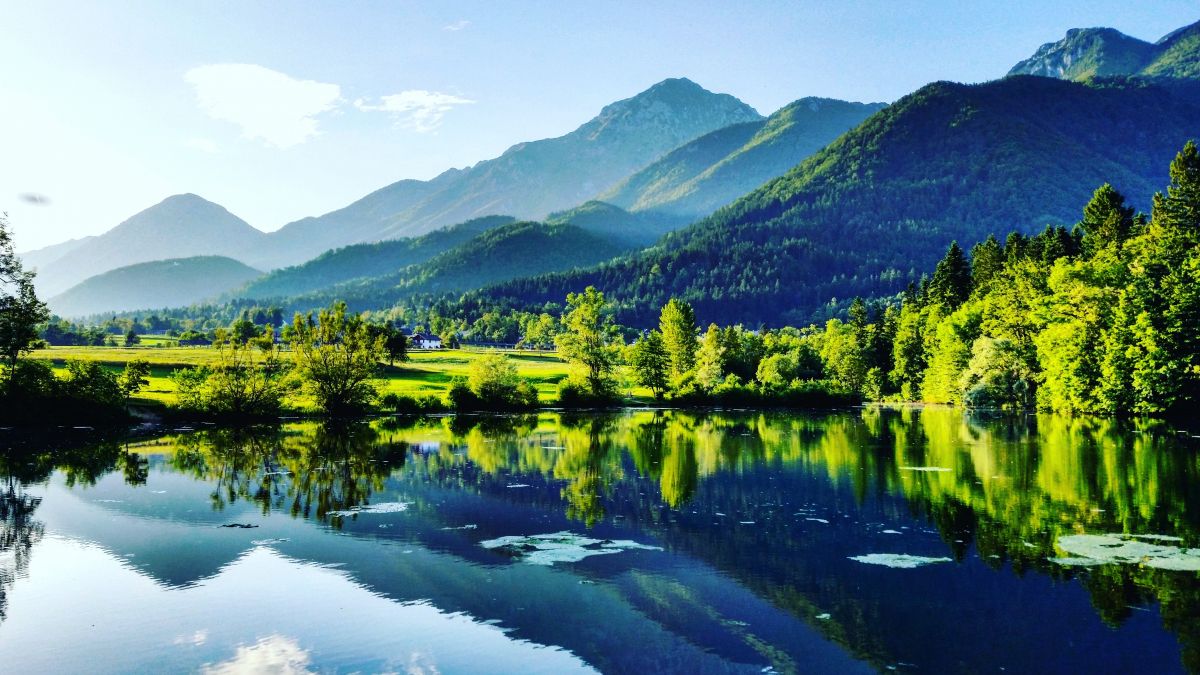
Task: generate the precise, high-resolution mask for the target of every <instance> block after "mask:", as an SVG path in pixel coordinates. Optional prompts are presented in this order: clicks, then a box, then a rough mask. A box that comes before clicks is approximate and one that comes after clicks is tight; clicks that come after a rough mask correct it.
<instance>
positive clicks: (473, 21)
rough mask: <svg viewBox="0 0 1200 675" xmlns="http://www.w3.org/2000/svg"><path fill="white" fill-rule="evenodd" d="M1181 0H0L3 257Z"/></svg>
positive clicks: (347, 190)
mask: <svg viewBox="0 0 1200 675" xmlns="http://www.w3.org/2000/svg"><path fill="white" fill-rule="evenodd" d="M1197 19H1200V3H1197V2H1196V0H1153V1H1149V0H1148V1H1145V2H1129V1H1128V0H1083V1H1075V0H1055V1H1053V2H1046V1H1045V0H1005V1H1004V2H967V1H964V0H926V1H924V2H917V1H915V0H913V1H909V0H886V1H885V0H879V1H870V0H862V1H850V0H847V1H834V0H824V1H820V2H817V1H800V0H793V1H791V2H783V1H774V0H754V1H753V2H716V1H712V2H710V1H707V0H686V1H681V2H674V1H661V2H634V1H633V0H622V1H615V2H599V1H592V2H582V1H565V0H564V1H562V2H522V1H519V0H512V1H506V2H494V1H484V2H451V1H442V2H396V1H394V2H384V1H382V0H378V1H376V0H362V1H356V2H333V1H332V0H331V1H328V2H305V1H302V0H296V1H289V2H269V1H249V2H247V1H244V0H230V1H222V0H205V1H203V2H201V1H200V0H178V1H176V0H158V1H155V2H149V1H145V2H133V1H128V2H125V1H120V0H105V1H104V2H95V1H94V0H79V1H69V2H68V1H55V0H39V1H38V2H24V1H22V0H0V26H3V27H4V31H3V36H2V38H0V63H3V64H5V65H4V67H3V68H0V92H3V94H2V98H0V211H5V212H7V213H8V216H9V222H10V225H11V226H12V228H13V231H14V233H15V238H16V243H17V248H18V250H31V249H35V248H39V247H42V246H45V245H49V244H53V243H57V242H61V241H64V240H67V239H71V238H74V237H80V236H85V235H93V234H101V233H103V232H104V231H106V230H108V229H110V228H112V227H114V226H115V225H117V224H118V223H120V222H121V221H122V220H124V219H125V218H128V217H129V216H131V215H133V214H134V213H137V212H138V211H141V210H142V209H144V208H146V207H148V206H151V205H153V204H155V203H157V202H159V201H161V200H163V199H164V198H166V197H168V196H170V195H172V194H179V193H184V192H191V193H195V194H199V195H200V196H202V197H205V198H206V199H209V200H211V201H214V202H217V203H218V204H221V205H222V206H224V207H226V208H228V209H229V210H230V211H231V212H233V213H234V214H236V215H238V216H240V217H242V218H244V219H245V220H246V221H247V222H249V223H250V224H251V225H253V226H255V227H257V228H259V229H261V230H268V231H269V230H274V229H277V228H279V227H281V226H283V225H284V224H286V223H288V222H291V221H293V220H296V219H299V218H302V217H305V216H312V215H320V214H322V213H326V212H328V211H332V210H334V209H337V208H340V207H342V206H345V205H347V204H349V203H350V202H352V201H354V200H356V199H358V198H360V197H362V196H364V195H366V194H368V193H370V192H372V191H374V190H376V189H378V188H380V187H383V186H385V185H388V184H390V183H392V182H394V181H397V180H400V179H403V178H418V179H428V178H432V177H433V176H435V175H437V174H438V173H440V172H442V171H444V170H446V169H448V168H451V167H465V166H469V165H472V164H474V163H476V162H478V161H481V160H484V159H490V158H492V157H495V156H498V155H499V154H500V153H502V152H503V151H504V150H505V149H506V148H508V147H509V146H511V145H513V144H515V143H519V142H521V141H528V140H534V139H538V138H547V137H553V136H558V135H561V134H564V133H567V132H568V131H570V130H572V129H574V128H575V127H577V126H579V125H580V124H582V123H584V122H586V121H587V120H588V119H590V118H591V117H593V116H594V115H596V113H598V112H599V110H600V108H602V107H603V106H604V105H606V104H608V103H611V102H613V101H615V100H619V99H622V98H628V97H630V96H633V95H635V94H636V93H638V92H640V91H642V90H644V89H646V88H648V87H649V86H651V85H652V84H654V83H656V82H658V81H661V80H663V79H665V78H668V77H681V76H682V77H688V78H690V79H692V80H694V81H696V82H698V83H699V84H701V85H702V86H704V87H705V88H707V89H710V90H712V91H717V92H723V93H729V94H733V95H734V96H737V97H738V98H740V99H742V100H743V101H745V102H746V103H749V104H750V105H752V106H753V107H754V108H756V109H757V110H758V111H759V112H761V113H763V114H769V113H770V112H772V111H774V110H776V109H778V108H779V107H781V106H783V105H785V104H786V103H788V102H790V101H793V100H795V99H798V98H801V97H804V96H827V97H831V98H841V99H847V100H855V101H889V102H890V101H894V100H896V99H897V98H899V97H901V96H903V95H904V94H906V93H909V92H911V91H913V90H915V89H917V88H919V87H920V86H922V85H924V84H927V83H928V82H932V81H935V80H953V81H958V82H979V81H985V80H990V79H994V78H997V77H1001V76H1003V75H1004V74H1005V73H1006V72H1007V71H1008V69H1009V68H1010V67H1012V65H1013V64H1015V63H1016V62H1017V61H1020V60H1021V59H1024V58H1026V57H1028V56H1029V55H1030V54H1032V53H1033V51H1034V50H1035V49H1037V47H1038V46H1039V45H1041V44H1043V43H1045V42H1052V41H1055V40H1058V39H1060V38H1061V37H1062V36H1063V34H1064V33H1065V32H1066V30H1067V29H1069V28H1075V27H1087V26H1111V27H1113V28H1117V29H1118V30H1121V31H1123V32H1125V33H1127V34H1129V35H1133V36H1135V37H1138V38H1142V39H1145V40H1151V41H1153V40H1157V39H1158V38H1159V37H1161V36H1162V35H1163V34H1165V33H1167V32H1169V31H1171V30H1173V29H1175V28H1178V27H1180V26H1183V25H1186V24H1189V23H1192V22H1194V21H1196V20H1197Z"/></svg>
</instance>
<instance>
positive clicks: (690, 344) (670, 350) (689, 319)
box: [658, 298, 696, 380]
mask: <svg viewBox="0 0 1200 675" xmlns="http://www.w3.org/2000/svg"><path fill="white" fill-rule="evenodd" d="M658 326H659V331H661V332H662V339H663V344H664V345H665V346H666V349H667V354H669V355H670V357H671V379H672V380H679V379H681V378H682V377H684V375H686V374H687V373H688V372H690V371H691V370H692V369H693V368H695V367H696V312H695V311H693V310H692V306H691V305H689V304H688V303H686V302H684V301H682V300H677V299H675V298H671V300H670V301H668V302H667V304H666V305H664V306H663V308H662V313H661V314H660V315H659V319H658Z"/></svg>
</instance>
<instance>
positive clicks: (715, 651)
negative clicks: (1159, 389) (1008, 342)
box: [0, 408, 1200, 673]
mask: <svg viewBox="0 0 1200 675" xmlns="http://www.w3.org/2000/svg"><path fill="white" fill-rule="evenodd" d="M14 433H15V432H12V431H5V432H0V444H3V443H9V444H12V443H14V442H15V440H16V439H15V438H14ZM76 433H78V434H81V435H82V434H86V433H88V432H86V431H79V432H76ZM1194 433H1200V431H1192V432H1190V433H1180V430H1179V429H1177V428H1175V427H1172V426H1170V425H1167V424H1164V423H1158V422H1152V421H1136V420H1133V421H1128V420H1127V421H1114V420H1100V419H1090V418H1068V417H1059V416H1049V415H1045V416H1043V415H1038V416H1027V417H997V418H983V417H973V416H968V415H964V413H962V412H961V411H955V410H949V409H939V408H929V409H919V408H912V409H880V408H866V409H860V410H851V411H835V412H814V413H803V414H797V413H760V412H728V411H727V412H720V413H694V412H680V411H648V410H630V411H624V412H620V413H613V414H603V415H575V414H555V413H541V414H538V415H529V416H516V417H487V416H465V417H464V416H460V417H458V418H434V419H425V420H414V421H397V420H376V421H373V422H370V423H360V424H353V425H348V426H333V425H322V424H319V423H315V422H303V423H294V424H287V425H284V426H283V427H281V428H275V429H258V430H250V431H245V430H242V431H237V430H226V429H217V428H208V429H203V428H202V429H199V430H187V429H183V430H176V431H174V432H171V433H169V434H166V435H163V436H160V437H139V438H137V439H136V440H120V439H117V440H104V441H100V440H97V441H94V442H91V443H65V444H64V442H63V441H55V442H44V443H40V444H39V443H33V444H30V443H26V444H25V445H24V446H23V449H14V450H10V451H8V452H7V453H0V488H2V489H0V492H2V493H3V494H2V499H0V527H2V529H0V664H2V665H0V670H3V671H5V672H12V673H42V672H89V673H103V672H188V671H194V672H213V673H232V672H264V671H269V672H362V673H375V672H417V673H421V672H425V673H433V672H438V673H455V672H487V673H517V672H519V673H569V672H577V671H585V672H591V671H600V672H638V673H644V672H682V673H708V672H746V673H760V672H768V673H770V672H778V673H788V672H804V673H813V672H817V673H820V672H836V673H846V672H880V671H883V672H902V673H903V672H912V673H952V672H965V673H1002V672H1007V673H1036V672H1047V673H1061V672H1089V673H1104V672H1114V673H1119V672H1144V673H1172V672H1198V671H1200V548H1198V547H1200V439H1197V438H1195V437H1194V436H1193V435H1192V434H1194Z"/></svg>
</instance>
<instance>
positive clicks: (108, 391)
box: [0, 361, 148, 425]
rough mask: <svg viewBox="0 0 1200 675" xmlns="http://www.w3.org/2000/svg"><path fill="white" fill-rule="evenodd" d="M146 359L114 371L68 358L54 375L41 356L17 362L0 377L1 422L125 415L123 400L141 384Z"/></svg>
mask: <svg viewBox="0 0 1200 675" xmlns="http://www.w3.org/2000/svg"><path fill="white" fill-rule="evenodd" d="M147 371H148V367H147V366H146V364H145V362H142V361H134V362H131V363H130V364H129V365H128V366H126V369H125V371H124V372H116V371H113V370H109V369H107V368H104V367H103V366H101V365H100V364H98V363H95V362H90V361H86V362H85V361H70V362H68V363H67V376H66V377H65V378H59V377H56V376H55V374H54V370H53V369H52V368H51V367H50V364H48V363H46V362H45V361H18V362H17V364H16V366H15V367H13V368H11V369H9V370H8V371H6V372H5V373H4V376H3V377H2V378H0V420H2V421H3V422H4V423H6V424H19V425H25V424H39V423H48V422H58V423H64V422H65V423H68V424H71V423H82V422H89V423H95V422H116V421H120V420H124V419H125V418H127V417H128V413H127V412H126V409H125V404H126V402H127V401H128V398H129V396H130V395H132V394H133V393H134V392H136V391H137V390H138V389H140V388H141V386H142V385H143V384H145V380H144V379H142V378H143V377H144V375H145V373H146V372H147Z"/></svg>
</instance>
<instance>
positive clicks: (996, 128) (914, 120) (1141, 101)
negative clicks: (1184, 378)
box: [474, 76, 1200, 325]
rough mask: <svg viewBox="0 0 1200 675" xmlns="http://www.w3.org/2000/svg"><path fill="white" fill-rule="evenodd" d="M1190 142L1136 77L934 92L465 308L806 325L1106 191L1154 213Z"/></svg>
mask: <svg viewBox="0 0 1200 675" xmlns="http://www.w3.org/2000/svg"><path fill="white" fill-rule="evenodd" d="M1191 138H1200V107H1197V106H1195V105H1193V104H1192V103H1190V102H1188V101H1186V100H1184V99H1181V98H1178V97H1176V96H1174V95H1173V94H1171V93H1170V92H1169V91H1168V90H1166V89H1163V88H1159V87H1156V86H1153V85H1151V84H1147V83H1145V82H1139V81H1127V82H1123V83H1122V82H1105V83H1103V84H1097V85H1092V84H1086V83H1077V82H1070V81H1061V80H1055V79H1048V78H1043V77H1029V76H1014V77H1009V78H1006V79H1002V80H997V81H994V82H989V83H985V84H980V85H962V84H954V83H949V82H939V83H934V84H931V85H927V86H926V87H923V88H922V89H920V90H918V91H917V92H915V93H913V94H910V95H908V96H906V97H904V98H903V99H901V100H900V101H897V102H896V103H895V104H893V105H891V106H889V107H888V108H886V109H885V110H882V111H880V112H879V113H876V114H875V115H874V116H872V117H871V118H870V119H868V120H867V121H866V122H864V123H863V124H862V125H860V126H858V127H857V128H855V129H854V130H852V131H850V132H848V133H846V134H845V135H843V136H842V137H841V138H839V139H838V140H837V141H835V142H833V143H832V144H830V145H829V146H828V147H826V148H825V149H823V150H821V151H820V152H818V153H817V154H815V155H813V156H812V157H810V158H809V159H807V160H805V161H804V162H802V163H801V164H799V165H798V166H796V167H795V168H793V169H792V170H790V171H789V172H788V173H787V174H785V175H784V176H782V177H780V178H777V179H775V180H772V181H770V182H768V183H766V184H765V185H763V186H762V187H760V188H758V189H757V190H755V191H753V192H751V193H750V194H748V195H746V196H745V197H743V198H741V199H739V200H738V201H736V202H734V203H733V204H731V205H729V206H726V207H724V208H722V209H720V210H718V211H717V212H716V213H715V214H713V215H712V216H710V217H708V218H706V219H704V220H702V221H700V222H698V223H696V224H694V225H692V226H690V227H688V228H685V229H683V230H679V231H677V232H674V233H672V234H669V235H667V236H666V237H665V238H664V239H663V240H662V241H661V242H660V243H659V244H658V245H657V246H655V247H653V248H651V249H648V250H646V251H644V252H641V253H638V254H636V255H633V256H628V257H625V258H622V259H620V260H617V261H613V262H611V263H609V264H606V265H602V266H599V267H597V268H594V269H590V270H582V271H577V272H571V273H566V274H556V275H544V276H540V277H535V278H530V279H518V280H514V281H512V282H508V283H506V284H501V285H499V286H496V287H493V288H488V289H483V290H482V291H479V292H478V293H477V294H476V295H475V296H474V300H475V301H479V302H481V304H484V305H487V304H489V303H499V304H505V305H515V306H521V307H527V308H534V307H540V306H541V305H542V304H543V303H545V302H548V301H555V300H559V299H561V298H562V297H563V296H565V294H566V293H567V292H569V291H577V290H579V289H580V288H583V287H584V286H587V285H594V286H596V287H597V288H601V289H604V291H605V292H606V293H608V294H609V295H610V296H611V297H613V298H614V299H615V300H616V301H617V303H618V306H619V307H620V308H621V318H622V320H624V321H626V322H628V324H629V325H651V324H653V322H654V319H655V317H656V315H657V312H658V308H659V307H661V306H662V305H663V304H664V303H665V302H666V301H667V299H668V298H670V297H672V296H674V297H680V298H683V299H685V300H687V301H689V302H691V303H692V304H693V305H694V306H695V307H696V310H697V314H698V315H699V316H700V317H701V318H702V319H703V320H704V321H706V322H707V321H716V322H718V323H737V322H743V323H746V324H748V325H758V324H759V323H768V324H779V323H792V324H804V323H807V322H808V321H810V320H813V319H819V318H820V316H822V315H823V313H824V312H825V311H826V309H825V308H828V307H829V306H830V305H831V303H832V304H833V305H835V306H836V304H837V302H838V301H839V300H844V299H847V298H852V297H854V296H856V295H861V296H864V297H878V296H885V295H891V294H894V293H896V292H898V291H901V290H902V289H903V288H904V286H905V285H906V284H908V283H910V282H917V281H919V280H920V278H921V276H922V275H923V274H924V273H925V272H927V271H928V270H930V269H931V268H932V266H933V263H935V262H936V261H937V260H938V259H939V258H940V257H941V255H942V254H943V253H944V252H945V250H946V247H947V246H948V245H949V244H950V243H951V241H954V240H958V241H960V242H963V243H964V245H969V244H971V243H974V242H976V241H980V240H982V239H984V238H985V237H986V236H987V235H988V234H997V235H998V236H1004V235H1005V234H1006V233H1007V232H1009V231H1011V230H1014V229H1015V230H1021V231H1024V232H1033V231H1035V230H1038V229H1041V228H1042V227H1044V226H1045V225H1047V224H1050V223H1054V224H1067V225H1070V224H1073V223H1075V222H1077V221H1078V220H1079V217H1080V211H1081V209H1082V206H1083V204H1085V203H1086V202H1087V200H1088V198H1089V197H1090V195H1091V193H1092V191H1093V190H1094V189H1095V188H1097V187H1098V186H1100V185H1101V184H1103V183H1105V182H1110V183H1112V184H1113V185H1114V186H1116V187H1117V189H1119V190H1121V191H1122V192H1123V193H1125V194H1126V195H1128V196H1129V197H1130V198H1131V200H1132V202H1133V203H1134V204H1135V205H1137V206H1139V207H1141V208H1143V209H1145V208H1148V206H1149V204H1150V198H1151V196H1152V195H1153V193H1154V192H1155V191H1156V190H1159V189H1162V188H1163V186H1165V185H1166V183H1167V175H1166V167H1167V166H1168V165H1169V163H1170V161H1171V158H1172V157H1173V156H1174V154H1175V153H1176V152H1177V151H1178V150H1179V149H1180V148H1181V147H1182V146H1183V144H1184V142H1185V141H1187V140H1188V139H1191Z"/></svg>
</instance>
